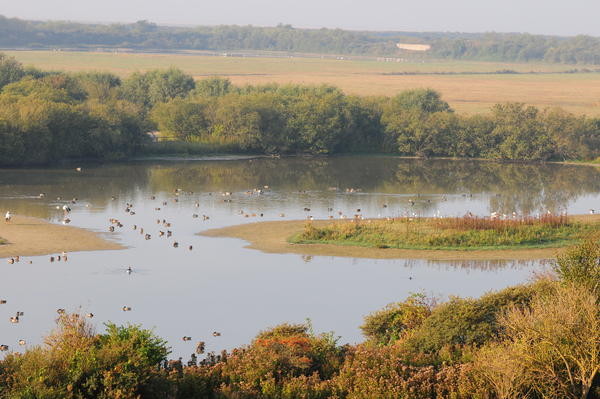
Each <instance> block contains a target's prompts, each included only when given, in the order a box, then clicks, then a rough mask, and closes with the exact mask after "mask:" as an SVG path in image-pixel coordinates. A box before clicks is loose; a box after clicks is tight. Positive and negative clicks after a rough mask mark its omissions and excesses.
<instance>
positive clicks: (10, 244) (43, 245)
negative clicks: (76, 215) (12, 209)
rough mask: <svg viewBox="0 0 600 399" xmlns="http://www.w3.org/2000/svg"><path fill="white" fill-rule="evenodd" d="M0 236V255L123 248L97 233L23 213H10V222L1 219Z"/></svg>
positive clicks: (29, 254) (32, 254) (4, 256)
mask: <svg viewBox="0 0 600 399" xmlns="http://www.w3.org/2000/svg"><path fill="white" fill-rule="evenodd" d="M0 236H1V237H2V238H3V239H4V240H6V243H5V244H4V245H1V246H0V258H6V257H9V256H35V255H46V254H53V253H61V252H63V251H65V252H75V251H99V250H108V249H123V246H121V245H119V244H117V243H115V242H112V241H107V240H104V239H103V238H101V237H100V235H99V234H98V233H94V232H91V231H87V230H84V229H80V228H77V227H71V226H60V225H56V224H51V223H48V222H46V221H44V220H42V219H36V218H31V217H25V216H13V219H12V221H11V222H10V223H4V222H2V223H1V224H0Z"/></svg>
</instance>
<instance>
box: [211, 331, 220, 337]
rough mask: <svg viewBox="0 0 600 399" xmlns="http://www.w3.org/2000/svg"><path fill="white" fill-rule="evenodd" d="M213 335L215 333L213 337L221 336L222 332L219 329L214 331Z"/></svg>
mask: <svg viewBox="0 0 600 399" xmlns="http://www.w3.org/2000/svg"><path fill="white" fill-rule="evenodd" d="M212 335H213V337H220V336H221V333H220V332H218V331H213V333H212Z"/></svg>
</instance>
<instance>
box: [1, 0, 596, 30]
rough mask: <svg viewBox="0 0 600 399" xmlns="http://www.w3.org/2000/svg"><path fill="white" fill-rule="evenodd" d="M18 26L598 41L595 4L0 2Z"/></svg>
mask: <svg viewBox="0 0 600 399" xmlns="http://www.w3.org/2000/svg"><path fill="white" fill-rule="evenodd" d="M0 14H3V15H5V16H8V17H19V18H25V19H42V20H46V19H52V20H74V21H93V22H135V21H137V20H141V19H147V20H150V21H152V22H157V23H161V24H181V25H217V24H238V25H248V24H252V25H262V26H272V25H276V24H278V23H280V22H281V23H285V24H292V25H294V26H296V27H309V28H320V27H328V28H345V29H369V30H407V31H460V32H483V31H497V32H530V33H542V34H558V35H574V34H579V33H583V34H590V35H595V36H600V23H598V20H599V16H600V0H569V1H567V0H358V1H347V0H294V1H291V0H0Z"/></svg>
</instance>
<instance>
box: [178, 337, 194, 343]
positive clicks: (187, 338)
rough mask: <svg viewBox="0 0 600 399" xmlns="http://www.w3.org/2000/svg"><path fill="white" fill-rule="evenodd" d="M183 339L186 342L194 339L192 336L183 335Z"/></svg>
mask: <svg viewBox="0 0 600 399" xmlns="http://www.w3.org/2000/svg"><path fill="white" fill-rule="evenodd" d="M181 339H182V340H183V341H184V342H187V341H191V340H192V337H188V336H183V337H182V338H181Z"/></svg>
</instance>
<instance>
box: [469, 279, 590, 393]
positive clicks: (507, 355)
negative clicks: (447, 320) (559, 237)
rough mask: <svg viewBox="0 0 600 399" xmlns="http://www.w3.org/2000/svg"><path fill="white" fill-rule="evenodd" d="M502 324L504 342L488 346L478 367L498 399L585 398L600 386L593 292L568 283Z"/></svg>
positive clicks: (511, 314)
mask: <svg viewBox="0 0 600 399" xmlns="http://www.w3.org/2000/svg"><path fill="white" fill-rule="evenodd" d="M500 325H501V326H502V327H503V331H504V336H505V342H504V343H503V344H501V345H500V346H491V347H488V348H487V349H486V351H488V352H490V353H489V355H484V356H483V357H481V358H480V364H479V369H480V370H483V373H485V371H486V370H487V371H488V381H490V383H491V385H492V387H493V389H494V391H495V392H496V393H497V395H498V397H506V398H508V397H519V395H516V396H515V395H514V394H513V393H518V392H520V393H521V394H524V393H526V391H532V392H535V393H537V394H538V395H539V396H540V397H545V398H550V397H552V398H581V399H585V398H588V397H589V395H590V392H591V391H592V390H593V389H594V385H595V388H598V387H600V384H599V381H598V380H597V379H598V375H599V373H600V309H599V307H598V296H597V295H595V294H594V293H593V292H591V291H589V290H587V289H585V288H582V287H581V286H576V285H573V284H568V285H563V286H560V287H557V289H556V291H555V292H554V293H553V294H552V295H547V294H543V293H540V294H538V295H536V296H535V298H534V300H532V301H531V303H530V305H529V306H528V307H527V308H519V307H513V308H511V309H510V310H508V311H507V313H506V314H505V315H503V316H502V317H501V318H500ZM498 356H502V358H504V359H506V360H507V363H506V364H505V365H504V366H500V367H497V366H496V365H497V362H498ZM490 370H494V372H495V375H490V374H489V371H490ZM515 371H518V373H515ZM525 387H526V389H525ZM508 393H511V395H508ZM597 393H600V392H597Z"/></svg>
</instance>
